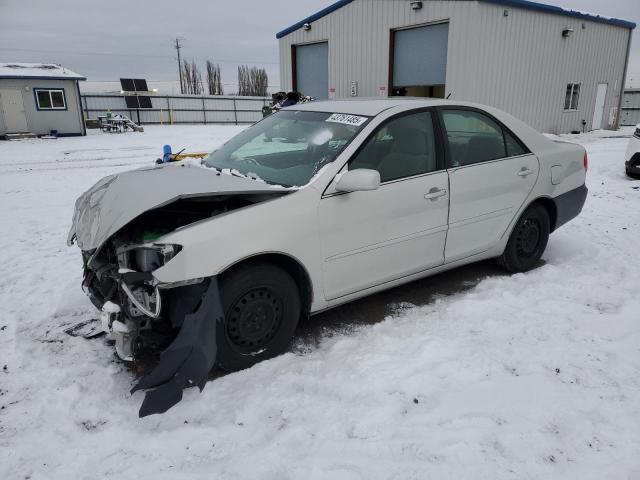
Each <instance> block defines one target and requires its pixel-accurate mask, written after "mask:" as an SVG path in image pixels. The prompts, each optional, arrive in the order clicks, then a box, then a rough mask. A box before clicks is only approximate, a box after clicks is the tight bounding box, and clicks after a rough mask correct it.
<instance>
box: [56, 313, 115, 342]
mask: <svg viewBox="0 0 640 480" xmlns="http://www.w3.org/2000/svg"><path fill="white" fill-rule="evenodd" d="M64 333H66V334H67V335H70V336H72V337H82V338H86V339H87V340H91V339H93V338H97V337H100V336H102V335H104V334H105V332H104V330H102V325H101V323H100V320H98V319H96V318H92V319H91V320H85V321H84V322H80V323H77V324H75V325H73V326H71V327H69V328H66V329H65V330H64Z"/></svg>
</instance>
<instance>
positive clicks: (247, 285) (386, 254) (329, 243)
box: [68, 98, 587, 415]
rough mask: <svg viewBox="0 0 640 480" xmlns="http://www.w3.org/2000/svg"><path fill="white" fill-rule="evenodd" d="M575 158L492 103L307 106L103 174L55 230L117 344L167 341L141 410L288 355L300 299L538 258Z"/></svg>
mask: <svg viewBox="0 0 640 480" xmlns="http://www.w3.org/2000/svg"><path fill="white" fill-rule="evenodd" d="M586 169H587V155H586V152H585V150H584V148H583V147H581V146H579V145H576V144H572V143H566V142H560V141H553V140H550V139H548V138H546V137H545V136H543V135H541V134H540V133H538V132H537V131H535V130H534V129H532V128H531V127H529V126H527V125H526V124H524V123H523V122H521V121H520V120H517V119H516V118H514V117H512V116H511V115H509V114H507V113H505V112H502V111H500V110H497V109H494V108H491V107H486V106H482V105H476V104H471V103H461V102H454V101H446V100H437V99H431V100H418V99H406V98H389V99H372V100H366V99H363V100H344V101H326V102H311V103H305V104H301V105H295V106H292V107H288V108H284V109H282V110H281V111H279V112H277V113H274V114H273V115H270V116H268V117H266V118H265V119H263V120H262V121H260V122H258V123H257V124H255V125H253V126H251V127H249V128H247V129H246V130H244V131H242V132H241V133H240V134H238V135H237V136H235V137H233V138H232V139H231V140H229V141H228V142H227V143H225V144H224V145H222V146H221V147H220V148H218V149H217V150H216V151H214V152H213V153H211V154H210V155H209V156H208V157H205V158H204V159H203V160H202V162H201V163H200V162H195V161H193V162H190V163H185V162H179V163H177V164H163V165H158V166H153V167H149V168H146V169H141V170H134V171H130V172H125V173H121V174H117V175H112V176H109V177H106V178H104V179H102V180H101V181H99V182H98V183H97V184H96V185H95V186H93V187H92V188H91V189H90V190H88V191H87V192H86V193H84V194H83V195H82V196H81V197H80V198H79V199H78V201H77V202H76V208H75V213H74V217H73V225H72V227H71V231H70V233H69V239H68V242H69V244H72V243H73V242H74V241H75V242H76V243H77V244H78V246H79V247H80V249H81V251H82V257H83V264H84V281H83V288H84V290H85V291H86V292H87V294H88V295H89V297H90V299H91V300H92V302H93V303H94V305H95V306H96V307H97V308H98V309H100V310H101V311H102V319H103V327H104V329H105V330H106V331H108V332H109V334H110V335H111V337H112V338H113V340H115V344H116V350H117V352H118V355H120V357H121V358H123V359H125V360H133V359H135V358H136V356H137V355H138V353H139V352H140V351H143V350H144V349H145V348H150V347H153V346H154V345H155V346H158V345H162V344H163V342H162V339H163V338H167V337H168V338H175V339H174V340H173V343H171V344H170V345H169V346H168V347H167V349H166V350H165V351H164V353H163V354H162V357H161V361H160V364H159V365H158V366H157V367H156V369H155V370H154V371H152V372H151V373H150V374H149V375H147V376H145V377H143V379H142V380H141V382H140V383H139V384H138V386H137V387H136V388H141V389H154V388H155V389H156V390H150V391H149V392H147V397H146V398H145V403H144V404H143V407H142V409H141V412H140V414H141V415H146V414H149V413H158V412H161V411H164V410H166V409H167V408H169V407H170V406H171V405H172V404H174V403H175V402H177V401H178V400H179V398H180V397H181V389H182V388H183V387H186V386H191V385H200V386H201V387H202V386H203V385H204V381H206V377H207V373H208V371H209V370H210V369H211V367H212V366H213V365H214V363H216V364H218V365H219V366H220V367H222V368H224V369H227V370H238V369H243V368H247V367H250V366H251V365H253V364H255V363H256V362H259V361H261V360H264V359H267V358H270V357H273V356H275V355H278V354H280V353H282V352H285V351H286V349H287V348H288V345H289V342H290V340H291V338H292V335H293V333H294V331H295V329H296V326H297V324H298V321H299V320H300V319H301V318H305V317H308V316H310V315H312V314H314V313H318V312H321V311H323V310H326V309H329V308H332V307H335V306H338V305H341V304H344V303H346V302H349V301H352V300H355V299H357V298H360V297H364V296H366V295H370V294H372V293H375V292H378V291H381V290H384V289H388V288H391V287H394V286H397V285H400V284H402V283H406V282H410V281H412V280H416V279H419V278H422V277H426V276H429V275H433V274H435V273H438V272H441V271H443V270H448V269H451V268H455V267H458V266H461V265H465V264H468V263H471V262H476V261H479V260H484V259H489V258H495V259H497V261H498V263H499V264H500V265H502V266H503V267H504V268H505V269H506V270H507V271H509V272H524V271H527V270H529V269H531V268H533V267H535V266H536V265H537V264H538V262H539V260H540V257H541V255H542V253H543V252H544V250H545V247H546V245H547V241H548V238H549V234H550V233H551V232H553V231H555V230H556V229H558V228H559V227H560V226H562V225H563V224H564V223H566V222H567V221H569V220H571V219H572V218H574V217H575V216H577V215H578V214H579V213H580V211H581V209H582V206H583V204H584V202H585V198H586V195H587V189H586V187H585V176H586ZM178 391H179V392H180V393H178Z"/></svg>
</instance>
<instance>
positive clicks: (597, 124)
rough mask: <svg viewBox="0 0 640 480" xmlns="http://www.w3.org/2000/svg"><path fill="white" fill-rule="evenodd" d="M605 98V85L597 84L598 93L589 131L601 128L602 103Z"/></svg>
mask: <svg viewBox="0 0 640 480" xmlns="http://www.w3.org/2000/svg"><path fill="white" fill-rule="evenodd" d="M606 98H607V84H606V83H599V84H598V92H597V93H596V106H595V109H594V110H593V121H592V122H591V130H598V129H600V128H602V117H603V115H604V101H605V99H606Z"/></svg>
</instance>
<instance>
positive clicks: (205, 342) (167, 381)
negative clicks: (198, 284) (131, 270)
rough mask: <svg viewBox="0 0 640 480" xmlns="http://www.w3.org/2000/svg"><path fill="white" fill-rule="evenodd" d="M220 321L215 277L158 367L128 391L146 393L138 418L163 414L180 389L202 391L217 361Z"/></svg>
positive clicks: (178, 398) (218, 297)
mask: <svg viewBox="0 0 640 480" xmlns="http://www.w3.org/2000/svg"><path fill="white" fill-rule="evenodd" d="M223 319H224V312H223V310H222V305H221V303H220V293H219V291H218V281H217V279H216V278H215V277H214V278H212V279H211V280H210V281H209V286H208V287H207V289H206V291H205V292H204V294H203V295H202V297H201V301H200V305H199V306H198V308H197V309H196V311H195V312H194V313H191V314H188V315H186V316H185V318H184V322H183V324H182V328H181V329H180V332H179V333H178V336H177V337H176V339H175V340H174V341H173V342H172V343H171V345H169V346H168V347H167V349H166V350H165V351H164V352H162V354H161V356H160V362H159V364H158V366H157V367H156V368H154V369H153V371H152V372H151V373H150V374H149V375H146V376H144V377H143V378H142V379H141V380H140V382H138V384H137V385H136V386H135V387H133V389H132V390H131V393H134V392H136V391H138V390H147V392H146V394H145V397H144V401H143V402H142V405H141V406H140V411H139V413H138V415H139V416H140V417H146V416H147V415H153V414H155V413H164V412H166V411H167V410H169V409H170V408H171V407H173V406H174V405H175V404H176V403H178V402H179V401H180V400H182V390H183V389H185V388H187V387H193V386H196V385H197V386H198V387H199V388H200V391H202V389H203V388H204V386H205V384H206V382H207V377H208V374H209V371H210V370H211V368H213V364H214V363H215V360H216V351H217V347H216V323H217V322H222V320H223Z"/></svg>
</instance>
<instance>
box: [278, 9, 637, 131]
mask: <svg viewBox="0 0 640 480" xmlns="http://www.w3.org/2000/svg"><path fill="white" fill-rule="evenodd" d="M634 28H635V24H634V23H632V22H628V21H624V20H618V19H613V18H609V17H603V16H598V15H592V14H587V13H582V12H576V11H571V10H566V9H563V8H560V7H554V6H550V5H543V4H540V3H534V2H530V1H525V0H468V1H467V0H450V1H446V0H425V1H415V0H413V1H412V0H341V1H339V2H337V3H334V4H333V5H330V6H329V7H327V8H325V9H324V10H322V11H320V12H318V13H316V14H315V15H312V16H310V17H308V18H305V19H304V20H301V21H300V22H298V23H296V24H295V25H292V26H291V27H289V28H287V29H285V30H283V31H281V32H279V33H278V34H277V35H276V37H277V38H278V39H279V43H280V78H281V80H280V81H281V87H282V88H283V89H284V90H289V89H293V90H298V91H300V92H302V93H304V94H305V95H311V96H314V97H316V98H341V97H349V96H358V97H372V96H388V95H407V96H431V97H448V98H450V99H453V100H464V101H472V102H478V103H483V104H487V105H492V106H495V107H498V108H501V109H503V110H505V111H507V112H509V113H511V114H513V115H515V116H516V117H518V118H520V119H522V120H524V121H525V122H527V123H529V124H530V125H532V126H533V127H535V128H537V129H538V130H540V131H544V132H550V133H566V132H570V131H583V130H591V129H597V128H609V129H612V128H617V126H618V119H619V112H620V106H621V100H622V92H623V89H624V79H625V75H626V66H627V62H628V57H629V47H630V44H631V33H632V30H633V29H634Z"/></svg>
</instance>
